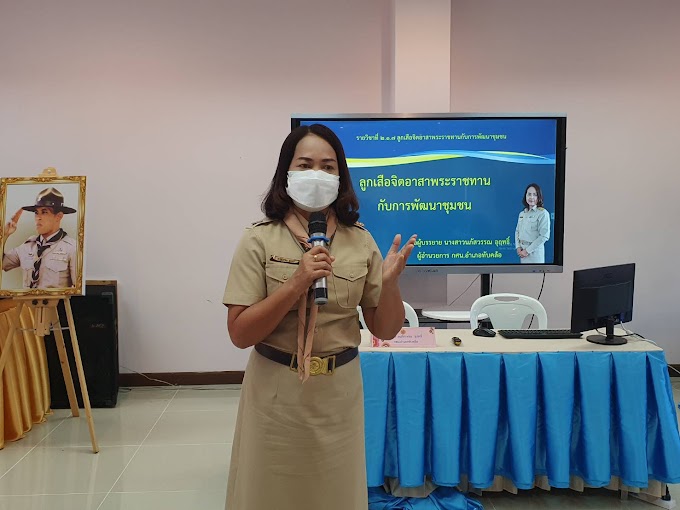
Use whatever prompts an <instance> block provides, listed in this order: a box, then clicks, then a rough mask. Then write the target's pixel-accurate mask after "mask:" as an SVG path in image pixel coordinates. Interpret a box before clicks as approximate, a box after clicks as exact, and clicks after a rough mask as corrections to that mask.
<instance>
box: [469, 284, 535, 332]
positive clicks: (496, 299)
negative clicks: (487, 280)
mask: <svg viewBox="0 0 680 510" xmlns="http://www.w3.org/2000/svg"><path fill="white" fill-rule="evenodd" d="M482 312H484V313H485V314H487V315H488V316H489V320H490V321H491V324H493V327H494V328H495V329H522V325H523V324H524V320H525V319H526V318H527V316H528V315H535V316H536V318H537V319H538V329H548V314H547V313H546V311H545V308H544V307H543V305H542V304H541V302H540V301H538V300H537V299H534V298H532V297H529V296H523V295H522V294H510V293H499V294H490V295H488V296H481V297H479V298H477V300H476V301H475V302H474V303H472V308H470V327H471V328H472V329H477V327H478V325H479V322H478V320H477V318H478V317H479V314H480V313H482Z"/></svg>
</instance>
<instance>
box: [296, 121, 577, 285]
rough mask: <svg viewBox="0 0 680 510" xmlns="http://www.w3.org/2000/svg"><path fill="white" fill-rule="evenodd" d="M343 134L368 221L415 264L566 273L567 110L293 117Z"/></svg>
mask: <svg viewBox="0 0 680 510" xmlns="http://www.w3.org/2000/svg"><path fill="white" fill-rule="evenodd" d="M314 123H319V124H324V125H326V126H328V127H329V128H331V129H332V130H333V131H334V132H335V133H336V134H337V135H338V137H339V138H340V140H341V141H342V144H343V147H344V149H345V153H346V157H347V164H348V166H349V170H350V175H351V179H352V185H353V187H354V190H355V192H356V194H357V197H358V199H359V214H360V216H361V217H360V220H359V221H360V222H362V223H364V224H365V226H366V228H367V229H368V230H369V231H370V232H371V234H372V235H373V237H374V238H375V240H376V242H377V244H378V246H379V248H380V250H381V251H382V253H383V256H384V255H385V254H386V252H387V250H388V249H389V247H390V245H391V242H392V239H393V236H394V235H395V234H396V233H401V234H402V238H403V239H407V238H408V237H409V236H410V235H411V234H414V233H415V234H418V241H417V243H416V247H415V249H414V251H413V253H412V255H411V257H410V259H409V261H408V266H409V268H411V269H410V270H411V271H413V270H415V271H417V272H428V273H500V272H561V271H562V265H563V257H562V244H563V243H562V241H563V223H564V217H563V211H564V171H565V151H566V116H564V115H547V114H541V115H533V114H529V115H525V114H513V115H509V114H497V115H495V114H437V115H433V114H431V115H396V114H392V115H390V114H373V115H367V114H366V115H365V114H353V115H293V116H292V119H291V124H292V127H293V128H294V127H296V126H298V125H310V124H314Z"/></svg>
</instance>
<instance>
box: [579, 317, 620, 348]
mask: <svg viewBox="0 0 680 510" xmlns="http://www.w3.org/2000/svg"><path fill="white" fill-rule="evenodd" d="M617 320H618V317H607V325H606V333H607V334H606V335H588V336H587V337H586V340H588V341H589V342H592V343H594V344H600V345H623V344H627V343H628V340H626V339H625V337H622V336H615V335H614V325H615V324H616V323H617Z"/></svg>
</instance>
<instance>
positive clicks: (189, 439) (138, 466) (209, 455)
mask: <svg viewBox="0 0 680 510" xmlns="http://www.w3.org/2000/svg"><path fill="white" fill-rule="evenodd" d="M673 393H674V395H675V398H676V401H678V400H679V398H678V397H680V381H678V382H674V383H673ZM239 394H240V390H239V387H238V386H209V387H204V388H198V387H184V388H174V387H173V388H134V389H132V390H128V389H125V390H121V394H120V398H119V404H118V406H117V407H116V408H115V409H94V410H93V413H94V420H95V427H96V431H97V439H98V440H99V444H100V447H101V451H100V453H99V454H98V455H94V454H93V453H92V451H91V449H90V437H89V432H88V428H87V422H86V421H85V419H84V418H70V411H67V410H56V411H55V412H54V415H53V416H50V417H49V419H48V420H47V422H46V423H43V424H40V425H36V426H35V427H34V428H33V430H31V431H30V432H29V433H28V434H27V435H26V437H25V438H24V439H22V440H20V441H17V442H15V443H10V444H7V445H6V446H5V448H4V449H3V450H0V510H42V509H50V510H59V509H64V510H66V509H68V510H156V509H164V510H176V509H177V510H179V509H182V510H187V509H192V510H193V509H196V510H223V509H224V500H225V496H226V494H225V493H226V479H227V469H228V464H229V455H230V452H231V441H232V436H233V433H234V423H235V420H236V410H237V407H238V399H239ZM671 493H672V495H673V497H675V498H680V486H671ZM480 500H481V502H482V503H483V504H484V507H485V508H486V509H497V510H510V509H529V510H538V509H544V508H545V509H554V508H569V509H603V510H607V509H615V508H620V509H640V510H642V509H645V508H646V509H648V510H653V509H654V508H655V507H654V506H651V505H649V504H647V503H643V502H640V501H637V500H632V499H631V500H628V501H620V500H619V496H618V494H617V493H616V492H612V491H607V490H586V492H585V493H583V494H579V493H576V492H573V491H570V490H554V491H551V492H545V491H542V490H534V491H522V493H521V494H518V495H512V494H508V493H484V496H483V497H482V498H480ZM263 510H264V509H263ZM273 510H275V509H273ZM348 510H352V509H348Z"/></svg>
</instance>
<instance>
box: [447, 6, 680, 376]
mask: <svg viewBox="0 0 680 510" xmlns="http://www.w3.org/2000/svg"><path fill="white" fill-rule="evenodd" d="M679 23H680V3H678V2H670V1H662V0H659V1H652V2H638V1H635V0H602V1H598V2H591V1H586V0H579V1H572V2H557V1H547V2H546V1H544V0H515V1H513V2H506V1H504V0H485V1H484V2H477V1H473V0H453V2H452V31H451V32H452V52H451V53H452V57H451V58H452V62H451V69H452V75H451V104H452V110H453V111H501V112H566V113H567V115H568V120H567V132H568V135H567V145H568V149H567V179H566V193H567V196H566V211H565V261H566V264H565V272H564V274H561V275H548V276H547V279H546V284H545V289H544V291H543V297H542V298H541V300H542V301H543V302H544V303H545V304H546V307H547V309H548V316H549V318H550V321H551V326H555V327H568V326H569V314H570V303H571V284H572V271H573V270H574V269H581V268H587V267H597V266H600V265H610V264H617V263H626V262H635V263H636V264H637V266H636V271H637V273H636V282H635V286H636V288H635V303H634V320H633V322H632V323H631V325H630V326H631V327H632V328H633V329H634V330H636V331H638V332H640V333H641V334H643V335H645V336H646V337H648V338H652V339H655V340H657V341H658V343H659V344H660V345H661V346H662V347H664V349H666V351H667V352H666V356H667V359H668V361H669V362H671V363H679V362H680V347H679V346H678V342H677V338H678V336H677V332H676V326H675V324H674V319H676V318H677V315H678V314H677V308H678V305H677V301H678V298H679V297H680V292H679V289H680V278H679V277H678V271H677V255H678V253H679V252H680V241H679V240H678V231H679V229H678V225H677V223H678V218H680V202H679V201H678V187H679V185H680V174H679V173H678V169H679V166H678V152H677V150H678V146H679V141H680V138H679V133H680V130H678V119H680V102H679V101H678V91H679V90H680V65H678V62H680V60H678V48H680V30H678V29H677V28H678V26H679ZM540 279H541V277H540V276H534V275H515V276H507V275H498V276H496V277H495V281H494V291H499V292H500V291H518V292H524V293H527V294H529V295H533V296H536V295H537V294H538V291H539V288H540V284H541V281H540Z"/></svg>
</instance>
